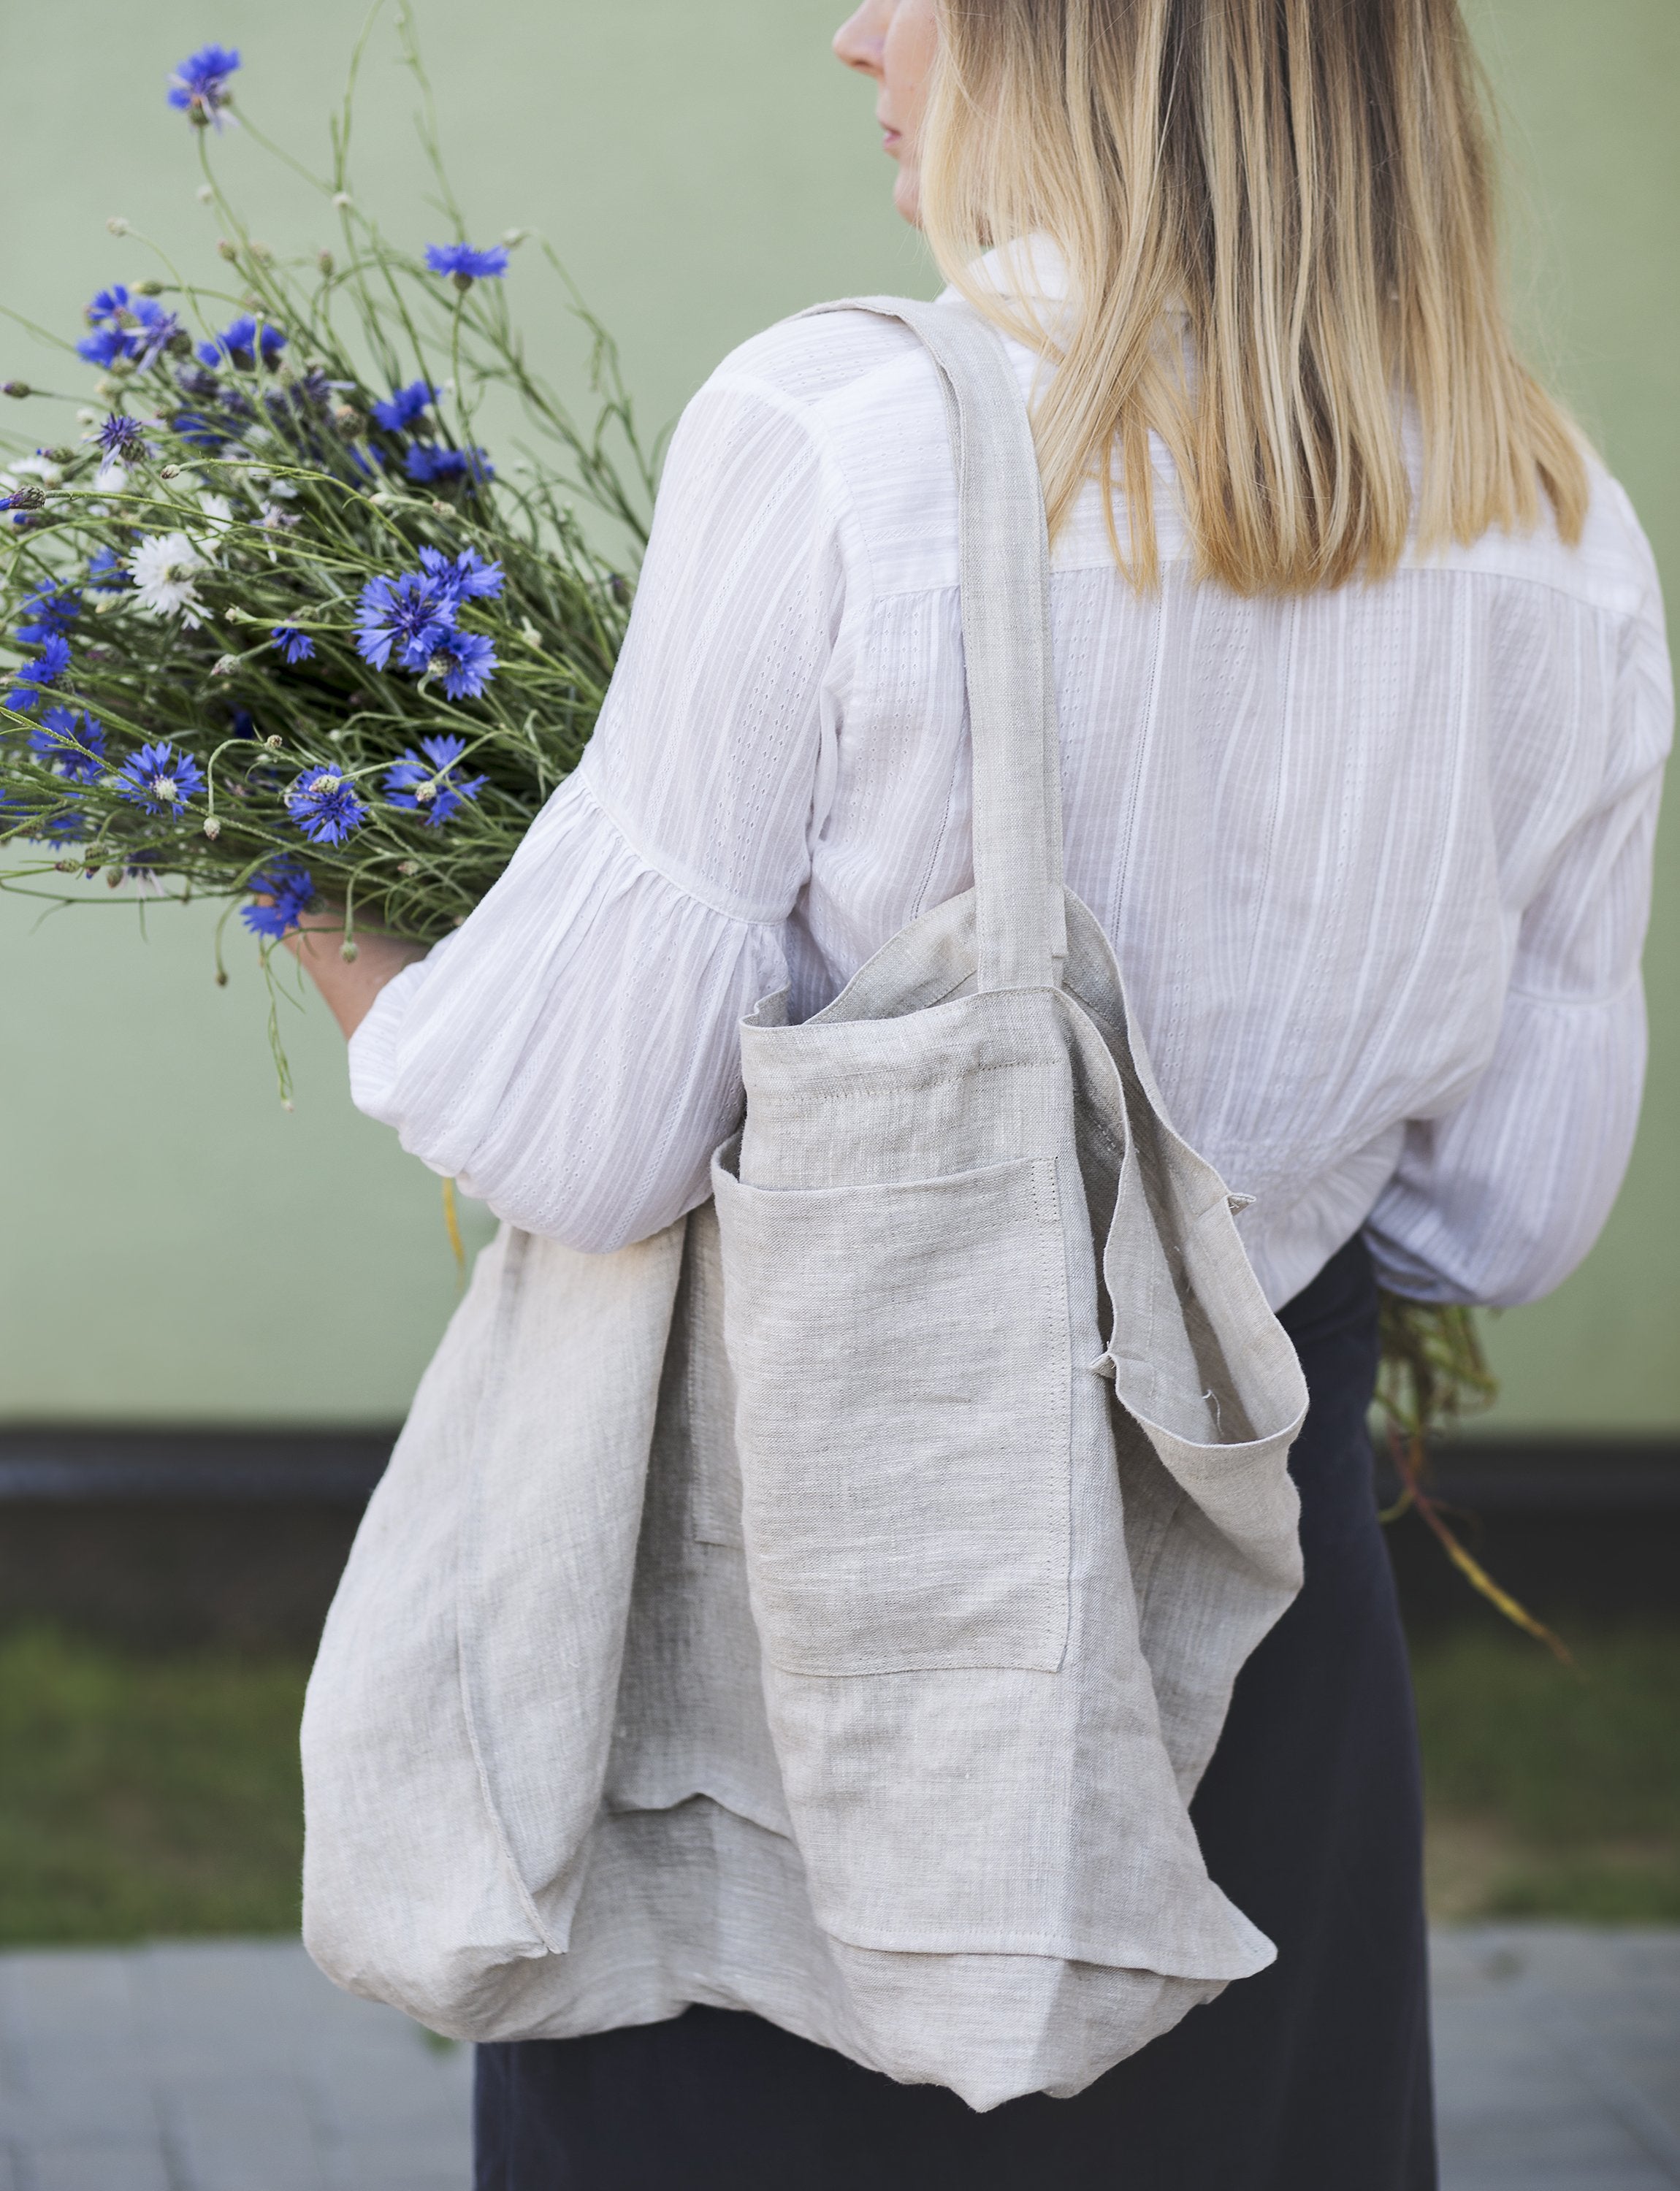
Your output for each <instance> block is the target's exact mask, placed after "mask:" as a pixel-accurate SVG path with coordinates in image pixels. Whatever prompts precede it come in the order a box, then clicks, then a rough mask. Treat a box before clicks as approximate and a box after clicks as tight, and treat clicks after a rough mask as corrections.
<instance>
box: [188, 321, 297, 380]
mask: <svg viewBox="0 0 1680 2191" xmlns="http://www.w3.org/2000/svg"><path fill="white" fill-rule="evenodd" d="M285 347H286V336H285V334H284V333H282V330H281V329H280V328H279V327H270V326H269V324H268V322H266V321H265V322H263V325H262V330H261V333H259V332H258V327H257V322H256V321H255V320H253V318H252V317H251V316H250V315H249V314H248V313H247V314H245V315H243V316H242V317H241V318H239V319H236V320H235V321H233V322H231V323H230V325H228V326H227V327H224V328H223V329H222V331H221V333H219V335H217V336H216V337H215V338H214V340H213V341H210V342H202V343H200V344H199V345H198V356H199V360H200V362H201V363H202V364H204V365H212V366H214V365H219V364H220V363H221V362H222V361H223V360H224V359H226V360H227V361H228V362H229V363H230V364H231V365H233V366H236V367H237V368H238V369H239V371H240V372H241V373H249V372H250V371H251V369H252V367H253V366H254V365H255V364H256V361H257V358H258V356H259V354H260V356H261V358H262V361H263V363H264V364H265V365H273V364H275V363H276V362H277V361H278V359H279V356H280V353H281V351H282V350H284V349H285Z"/></svg>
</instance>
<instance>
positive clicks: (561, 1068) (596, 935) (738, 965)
mask: <svg viewBox="0 0 1680 2191" xmlns="http://www.w3.org/2000/svg"><path fill="white" fill-rule="evenodd" d="M782 937H783V917H782V915H781V913H779V912H777V913H775V914H774V915H773V917H772V918H767V919H756V918H754V917H753V909H752V908H743V907H739V906H732V905H729V904H726V903H713V902H706V901H704V900H703V899H702V898H700V897H698V896H695V895H694V894H693V892H692V891H691V890H689V889H686V888H684V887H682V886H681V885H679V884H677V883H675V882H674V881H672V880H670V879H669V878H668V877H667V876H666V875H664V874H662V873H661V872H660V871H659V870H658V868H654V867H652V865H650V864H649V863H648V862H647V861H646V860H645V859H644V858H643V857H642V856H641V855H640V854H639V853H638V851H636V850H635V847H634V846H633V845H631V844H630V843H629V840H628V839H627V837H626V836H625V834H624V831H623V829H622V828H621V827H620V826H619V825H618V822H616V821H615V820H614V819H613V818H612V816H610V815H609V814H608V813H607V811H606V809H605V807H604V806H603V805H601V802H600V800H598V799H597V797H596V795H595V793H594V792H593V790H592V789H591V788H590V786H589V783H588V782H587V781H586V779H585V778H584V777H574V778H573V779H572V781H571V782H570V783H567V785H566V786H565V787H564V788H562V789H561V791H560V792H559V793H558V794H556V795H555V798H554V799H553V800H551V801H550V805H548V807H547V808H546V809H545V810H544V813H543V815H542V816H541V817H540V818H539V820H538V822H537V823H536V824H535V825H534V826H533V828H532V830H531V832H530V834H529V836H528V837H527V840H526V842H525V843H524V844H523V845H521V848H520V851H519V853H518V855H517V856H516V857H515V860H514V861H513V862H512V864H511V865H510V868H509V869H508V872H507V874H505V875H504V877H503V878H502V879H501V881H500V882H499V883H498V884H497V885H496V887H495V889H494V890H493V891H492V892H491V894H490V896H488V897H487V899H486V900H485V902H484V903H483V904H482V905H481V907H480V908H479V909H478V910H477V912H476V913H475V914H474V915H473V918H472V920H471V921H470V924H469V925H467V926H466V927H465V928H464V929H462V930H460V931H459V932H458V933H457V934H456V935H454V936H451V937H449V938H447V940H446V941H445V942H442V943H441V944H439V945H437V946H436V948H434V949H433V951H432V952H431V953H430V955H429V956H428V957H427V958H425V959H423V960H421V961H420V962H419V965H413V966H410V967H407V968H406V969H405V970H403V972H402V973H401V974H399V975H398V976H396V979H395V980H394V981H392V982H390V983H389V984H388V985H387V987H385V988H384V990H382V991H381V993H380V994H379V997H378V999H376V1000H375V1003H374V1004H373V1010H372V1011H371V1012H370V1013H369V1014H368V1016H367V1019H366V1020H365V1021H364V1022H362V1026H361V1027H360V1028H358V1030H357V1031H356V1035H355V1037H354V1039H353V1040H352V1042H351V1044H350V1091H351V1094H352V1096H353V1097H354V1100H355V1101H356V1105H357V1106H358V1107H359V1108H360V1109H362V1110H363V1111H365V1112H367V1113H368V1114H369V1116H370V1117H373V1118H379V1119H381V1120H383V1121H384V1124H387V1125H390V1126H394V1127H395V1128H396V1131H397V1135H398V1137H399V1138H400V1140H401V1143H402V1146H403V1147H404V1148H406V1149H407V1150H408V1151H410V1152H411V1153H413V1155H415V1156H418V1157H419V1158H421V1159H422V1161H423V1162H424V1163H425V1164H429V1165H430V1167H431V1168H432V1169H433V1170H434V1171H438V1172H441V1173H443V1174H445V1175H447V1176H449V1177H451V1178H454V1179H456V1180H458V1181H459V1182H460V1184H461V1187H463V1189H464V1191H465V1192H467V1193H469V1194H471V1195H475V1196H476V1197H478V1198H481V1200H483V1201H485V1202H487V1203H488V1204H489V1205H490V1207H491V1209H493V1210H494V1211H495V1213H496V1215H498V1217H502V1218H505V1219H506V1220H507V1221H509V1222H510V1223H511V1224H514V1225H516V1226H519V1227H520V1228H521V1230H523V1231H526V1232H539V1233H545V1234H548V1235H550V1236H551V1237H553V1238H556V1239H560V1240H563V1241H565V1242H566V1243H567V1244H568V1245H569V1246H571V1247H574V1248H578V1249H585V1250H588V1251H591V1252H604V1251H607V1250H610V1249H616V1248H620V1247H623V1246H624V1244H625V1243H627V1242H629V1241H631V1240H638V1239H642V1238H646V1236H647V1235H648V1234H650V1233H652V1232H658V1231H659V1230H660V1229H661V1228H662V1227H663V1226H666V1225H668V1224H669V1223H670V1222H671V1221H672V1220H673V1219H674V1218H676V1217H679V1216H681V1215H682V1214H683V1212H684V1211H685V1210H687V1209H692V1208H693V1207H694V1205H695V1204H698V1203H699V1202H702V1201H703V1200H704V1198H705V1197H706V1196H707V1194H709V1192H710V1181H709V1164H710V1158H711V1154H712V1151H713V1150H714V1148H715V1147H716V1146H717V1145H718V1144H719V1143H720V1141H724V1140H726V1138H727V1137H728V1135H730V1134H731V1133H732V1131H733V1130H734V1129H735V1127H736V1125H737V1124H738V1123H739V1118H740V1114H741V1110H742V1107H743V1096H742V1088H741V1076H740V1033H739V1022H740V1020H741V1017H742V1016H743V1014H744V1013H746V1012H748V1011H750V1010H751V1009H752V1007H753V1006H754V1004H756V1003H757V1002H758V1001H759V1000H760V998H762V997H764V996H766V995H768V994H769V993H771V992H772V991H773V990H775V989H777V988H778V987H781V986H782V985H783V982H784V981H785V979H786V966H785V961H784V957H783V943H782Z"/></svg>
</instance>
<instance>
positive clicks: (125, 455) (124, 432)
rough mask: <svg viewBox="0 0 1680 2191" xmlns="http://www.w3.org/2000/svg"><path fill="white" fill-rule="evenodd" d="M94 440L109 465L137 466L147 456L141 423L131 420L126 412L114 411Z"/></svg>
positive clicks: (134, 419)
mask: <svg viewBox="0 0 1680 2191" xmlns="http://www.w3.org/2000/svg"><path fill="white" fill-rule="evenodd" d="M94 440H95V441H97V442H98V443H99V446H100V455H101V456H102V457H103V458H105V462H106V464H137V463H138V462H139V461H140V458H142V457H143V456H144V455H145V435H144V434H143V433H142V432H141V430H140V420H139V419H138V418H129V417H128V414H127V413H126V412H122V411H113V412H112V413H111V416H110V418H107V419H106V420H105V424H104V425H103V426H101V427H100V430H99V432H98V433H97V434H95V435H94Z"/></svg>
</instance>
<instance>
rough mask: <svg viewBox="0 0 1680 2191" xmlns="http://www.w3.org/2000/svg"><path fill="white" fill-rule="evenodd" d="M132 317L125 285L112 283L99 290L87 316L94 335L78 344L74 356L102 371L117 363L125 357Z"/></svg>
mask: <svg viewBox="0 0 1680 2191" xmlns="http://www.w3.org/2000/svg"><path fill="white" fill-rule="evenodd" d="M133 317H134V314H133V310H132V307H131V304H130V301H129V297H128V287H127V286H126V284H125V283H123V282H112V284H111V287H110V288H108V289H101V290H100V291H99V293H97V294H96V295H95V297H94V300H93V302H92V303H91V304H89V305H88V310H87V314H86V318H87V322H88V326H89V327H92V329H93V330H94V332H93V333H92V334H90V335H84V336H83V339H82V340H81V341H80V342H79V343H77V345H76V354H77V356H78V357H84V358H86V359H87V361H88V364H89V365H96V366H98V367H100V369H101V371H103V370H105V369H106V368H108V367H111V366H113V365H116V364H118V363H119V362H120V361H122V359H123V358H125V357H127V356H128V347H129V345H128V333H127V330H128V327H129V326H130V325H131V324H132V322H133Z"/></svg>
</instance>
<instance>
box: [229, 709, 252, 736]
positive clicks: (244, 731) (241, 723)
mask: <svg viewBox="0 0 1680 2191" xmlns="http://www.w3.org/2000/svg"><path fill="white" fill-rule="evenodd" d="M233 735H234V736H235V737H236V738H253V737H256V735H257V719H256V717H255V716H254V715H253V714H252V713H251V710H250V709H248V708H236V709H234V711H233Z"/></svg>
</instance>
